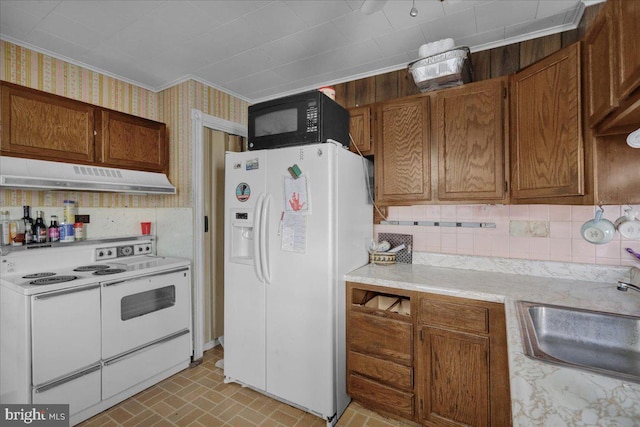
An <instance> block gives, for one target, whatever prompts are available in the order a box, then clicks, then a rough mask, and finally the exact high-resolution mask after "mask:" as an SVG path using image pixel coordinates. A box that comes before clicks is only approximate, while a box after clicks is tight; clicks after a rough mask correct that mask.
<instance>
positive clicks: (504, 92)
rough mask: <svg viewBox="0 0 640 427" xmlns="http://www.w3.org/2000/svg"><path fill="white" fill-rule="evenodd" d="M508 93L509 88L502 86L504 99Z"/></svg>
mask: <svg viewBox="0 0 640 427" xmlns="http://www.w3.org/2000/svg"><path fill="white" fill-rule="evenodd" d="M508 95H509V89H507V88H506V87H503V88H502V97H503V98H504V99H507V96H508Z"/></svg>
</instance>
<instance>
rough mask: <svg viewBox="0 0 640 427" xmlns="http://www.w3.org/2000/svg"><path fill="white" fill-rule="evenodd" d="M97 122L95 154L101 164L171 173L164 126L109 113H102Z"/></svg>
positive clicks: (103, 111)
mask: <svg viewBox="0 0 640 427" xmlns="http://www.w3.org/2000/svg"><path fill="white" fill-rule="evenodd" d="M97 122H98V126H96V128H97V129H99V130H98V135H97V137H96V148H97V149H96V152H97V157H98V158H97V160H98V161H99V162H100V163H101V164H103V165H104V166H111V167H123V168H126V169H136V170H144V171H151V172H165V173H167V172H168V170H166V169H167V166H168V154H169V153H168V148H169V147H168V145H167V143H166V138H167V137H166V126H165V125H164V124H163V123H159V122H154V121H152V120H147V119H142V118H140V117H135V116H131V115H129V114H123V113H118V112H116V111H110V110H101V111H100V119H99V120H97Z"/></svg>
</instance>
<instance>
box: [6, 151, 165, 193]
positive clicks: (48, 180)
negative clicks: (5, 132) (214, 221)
mask: <svg viewBox="0 0 640 427" xmlns="http://www.w3.org/2000/svg"><path fill="white" fill-rule="evenodd" d="M0 187H8V188H27V189H34V190H81V191H107V192H115V193H142V194H175V193H176V188H175V187H174V186H173V185H171V183H170V182H169V179H168V178H167V176H166V175H165V174H163V173H157V172H142V171H134V170H128V169H115V168H105V167H99V166H88V165H78V164H73V163H62V162H51V161H45V160H33V159H23V158H20V157H8V156H0Z"/></svg>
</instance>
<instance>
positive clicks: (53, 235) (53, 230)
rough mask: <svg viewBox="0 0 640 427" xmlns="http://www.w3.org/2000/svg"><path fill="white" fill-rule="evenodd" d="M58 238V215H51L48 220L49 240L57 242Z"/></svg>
mask: <svg viewBox="0 0 640 427" xmlns="http://www.w3.org/2000/svg"><path fill="white" fill-rule="evenodd" d="M58 240H60V227H59V226H58V215H51V221H49V241H50V242H57V241H58Z"/></svg>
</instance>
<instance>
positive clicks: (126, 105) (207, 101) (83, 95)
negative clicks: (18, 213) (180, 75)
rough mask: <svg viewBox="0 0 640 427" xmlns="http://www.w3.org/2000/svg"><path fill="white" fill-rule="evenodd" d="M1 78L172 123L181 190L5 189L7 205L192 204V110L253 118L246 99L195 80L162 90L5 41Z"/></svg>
mask: <svg viewBox="0 0 640 427" xmlns="http://www.w3.org/2000/svg"><path fill="white" fill-rule="evenodd" d="M0 80H4V81H8V82H11V83H16V84H19V85H22V86H27V87H30V88H34V89H38V90H42V91H45V92H50V93H54V94H56V95H61V96H65V97H68V98H72V99H76V100H79V101H83V102H88V103H90V104H94V105H99V106H101V107H105V108H110V109H113V110H117V111H122V112H124V113H127V114H132V115H135V116H140V117H144V118H148V119H152V120H157V121H160V122H164V123H166V124H167V131H168V134H169V158H170V165H169V180H170V181H171V182H172V183H173V185H175V186H176V188H177V189H178V193H177V194H176V195H168V196H158V195H124V194H115V193H114V194H111V193H105V194H103V193H86V192H61V191H56V192H51V191H23V190H4V189H2V190H0V206H5V207H9V206H22V205H32V206H42V207H46V206H62V202H63V200H64V199H73V200H77V201H78V205H79V206H80V207H107V208H116V207H117V208H122V207H150V208H151V207H190V206H191V205H192V203H191V170H192V168H191V163H192V159H191V150H192V146H191V109H192V108H197V109H199V110H201V111H202V112H204V113H206V114H210V115H213V116H216V117H219V118H222V119H225V120H229V121H233V122H238V123H242V124H246V122H247V117H246V115H247V106H248V104H247V103H246V102H245V101H242V100H240V99H238V98H235V97H233V96H231V95H229V94H226V93H224V92H221V91H219V90H217V89H215V88H212V87H209V86H206V85H204V84H202V83H199V82H195V81H192V80H189V81H186V82H184V83H181V84H178V85H176V86H173V87H171V88H169V89H166V90H164V91H162V92H159V93H156V92H152V91H149V90H146V89H143V88H140V87H138V86H135V85H132V84H129V83H126V82H122V81H120V80H118V79H115V78H112V77H109V76H105V75H103V74H100V73H97V72H95V71H91V70H87V69H85V68H82V67H80V66H77V65H73V64H69V63H67V62H65V61H62V60H59V59H56V58H52V57H50V56H47V55H44V54H42V53H38V52H34V51H32V50H30V49H27V48H24V47H21V46H17V45H15V44H13V43H10V42H6V41H0ZM1 129H2V124H1V123H0V132H1Z"/></svg>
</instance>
